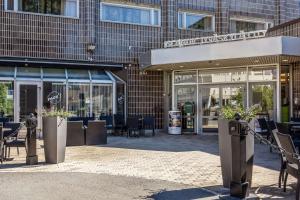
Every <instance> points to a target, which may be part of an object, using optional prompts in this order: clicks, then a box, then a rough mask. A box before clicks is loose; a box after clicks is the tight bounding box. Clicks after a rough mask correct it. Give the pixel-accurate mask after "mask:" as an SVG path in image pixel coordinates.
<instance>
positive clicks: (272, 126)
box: [267, 120, 277, 152]
mask: <svg viewBox="0 0 300 200" xmlns="http://www.w3.org/2000/svg"><path fill="white" fill-rule="evenodd" d="M267 126H268V130H269V132H270V133H271V135H270V141H271V142H272V144H277V143H276V140H275V138H274V136H273V134H272V132H273V131H274V130H277V127H276V124H275V122H274V121H273V120H270V121H267ZM272 151H273V148H272V147H270V152H272Z"/></svg>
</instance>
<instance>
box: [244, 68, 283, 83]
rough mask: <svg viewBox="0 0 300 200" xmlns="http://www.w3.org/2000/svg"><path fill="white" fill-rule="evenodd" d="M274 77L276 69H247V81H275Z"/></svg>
mask: <svg viewBox="0 0 300 200" xmlns="http://www.w3.org/2000/svg"><path fill="white" fill-rule="evenodd" d="M276 76H277V70H276V68H270V67H269V68H262V67H257V68H249V81H272V80H274V81H275V80H276Z"/></svg>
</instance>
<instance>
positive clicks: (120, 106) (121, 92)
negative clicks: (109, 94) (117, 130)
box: [116, 83, 126, 115]
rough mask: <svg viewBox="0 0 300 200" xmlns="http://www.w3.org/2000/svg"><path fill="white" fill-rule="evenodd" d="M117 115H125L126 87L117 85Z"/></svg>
mask: <svg viewBox="0 0 300 200" xmlns="http://www.w3.org/2000/svg"><path fill="white" fill-rule="evenodd" d="M116 98H117V99H116V100H117V114H121V115H125V100H126V99H125V98H126V97H125V85H124V84H121V83H118V84H117V95H116Z"/></svg>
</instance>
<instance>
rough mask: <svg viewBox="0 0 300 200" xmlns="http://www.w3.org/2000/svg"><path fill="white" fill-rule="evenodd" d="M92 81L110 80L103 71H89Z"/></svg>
mask: <svg viewBox="0 0 300 200" xmlns="http://www.w3.org/2000/svg"><path fill="white" fill-rule="evenodd" d="M91 75H92V80H111V79H110V78H109V76H108V75H107V74H106V73H105V71H97V70H94V71H91Z"/></svg>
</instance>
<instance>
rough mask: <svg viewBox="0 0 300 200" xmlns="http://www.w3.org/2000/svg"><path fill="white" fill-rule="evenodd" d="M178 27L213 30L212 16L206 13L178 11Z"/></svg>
mask: <svg viewBox="0 0 300 200" xmlns="http://www.w3.org/2000/svg"><path fill="white" fill-rule="evenodd" d="M178 27H179V28H183V29H198V30H205V31H213V29H214V28H213V27H214V24H213V16H210V15H206V14H194V13H187V12H179V13H178Z"/></svg>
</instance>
